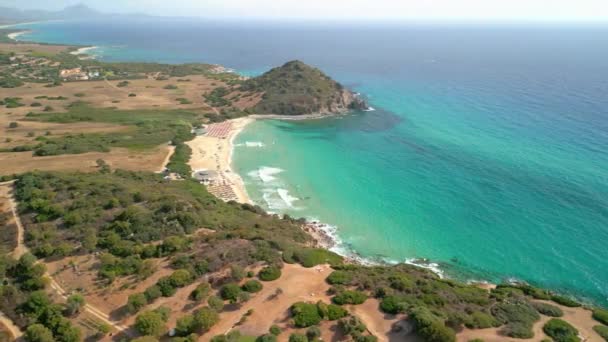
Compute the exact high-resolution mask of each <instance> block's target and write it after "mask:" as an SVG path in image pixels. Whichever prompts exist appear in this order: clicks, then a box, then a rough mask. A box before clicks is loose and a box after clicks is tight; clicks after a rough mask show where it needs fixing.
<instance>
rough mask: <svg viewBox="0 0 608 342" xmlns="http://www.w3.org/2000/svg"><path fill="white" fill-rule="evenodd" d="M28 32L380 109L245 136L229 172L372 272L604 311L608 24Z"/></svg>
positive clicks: (56, 27) (166, 23)
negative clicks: (520, 289) (513, 289)
mask: <svg viewBox="0 0 608 342" xmlns="http://www.w3.org/2000/svg"><path fill="white" fill-rule="evenodd" d="M32 28H33V29H34V32H32V33H31V34H30V35H29V38H30V39H35V40H39V41H46V42H60V43H72V44H91V45H97V46H99V47H100V48H99V49H98V50H97V53H98V54H99V57H100V58H102V59H104V60H141V59H144V60H150V61H163V62H188V61H208V62H214V63H221V64H224V65H226V66H229V67H233V68H235V69H237V70H239V71H241V72H244V73H247V74H257V73H260V72H263V71H264V70H267V69H268V68H269V67H271V66H274V65H277V64H280V63H282V62H284V61H286V60H289V59H294V58H298V59H302V60H304V61H306V62H309V63H312V64H314V65H316V66H319V67H321V68H322V69H323V70H325V71H327V72H328V73H329V74H330V75H332V76H333V77H335V78H336V79H338V80H339V81H341V82H343V83H345V84H346V85H347V86H349V87H351V88H352V89H355V90H356V91H358V92H361V93H362V95H363V96H365V97H367V98H368V99H369V102H370V103H371V105H372V106H373V107H374V108H376V110H375V111H371V112H363V113H353V114H352V115H349V116H346V117H341V118H332V119H324V120H319V121H310V122H279V121H258V122H255V123H253V124H251V125H250V126H248V128H247V129H246V130H245V131H244V132H243V133H242V134H241V135H240V136H239V137H238V138H237V145H238V146H237V147H236V152H235V160H234V166H235V168H236V170H237V171H238V172H239V174H240V175H241V176H242V177H243V179H244V181H245V182H246V186H247V190H248V192H249V193H250V195H251V197H252V198H253V199H254V201H255V202H256V203H258V204H260V205H262V206H263V207H265V208H266V209H268V210H270V211H274V212H286V213H289V214H291V215H293V216H303V217H308V218H315V219H318V220H321V221H323V222H326V223H328V224H331V225H333V226H334V227H336V229H337V232H338V236H339V238H340V240H341V241H342V244H341V245H340V248H341V249H342V250H343V251H348V252H353V253H357V254H359V255H361V256H363V257H366V258H371V259H383V260H393V261H404V260H411V259H414V258H427V259H429V260H431V261H433V262H436V263H437V264H438V265H439V268H440V269H441V270H442V271H443V272H445V273H447V274H448V275H450V276H454V277H460V278H465V279H486V280H492V281H500V280H504V279H509V278H516V279H523V280H526V281H529V282H531V283H534V284H536V285H540V286H545V287H549V288H553V289H557V290H560V291H563V292H566V293H571V294H574V295H576V296H578V297H581V298H584V299H588V300H592V301H595V302H600V303H603V304H607V303H608V248H606V243H607V241H608V172H607V170H608V152H607V147H608V96H606V94H608V60H607V59H606V58H605V56H607V55H608V34H607V33H608V28H607V27H605V26H595V27H593V26H588V27H567V26H563V27H562V26H546V27H543V26H538V27H475V26H469V27H467V26H449V25H445V26H441V25H435V26H420V25H419V26H401V27H389V26H381V25H373V24H369V25H350V24H344V25H342V26H336V25H329V24H322V25H321V26H306V25H289V26H288V25H284V24H279V23H274V24H268V23H238V24H236V23H217V22H200V21H188V20H179V21H177V20H168V19H166V20H161V21H149V20H141V21H133V22H129V23H124V22H110V23H109V22H87V23H82V22H61V23H48V24H39V25H34V26H32ZM248 142H249V144H247V143H248ZM258 142H260V143H262V144H258Z"/></svg>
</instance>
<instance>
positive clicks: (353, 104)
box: [241, 61, 367, 115]
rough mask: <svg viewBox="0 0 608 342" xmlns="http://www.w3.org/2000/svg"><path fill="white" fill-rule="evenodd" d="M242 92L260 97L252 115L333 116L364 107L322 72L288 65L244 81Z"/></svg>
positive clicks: (361, 102)
mask: <svg viewBox="0 0 608 342" xmlns="http://www.w3.org/2000/svg"><path fill="white" fill-rule="evenodd" d="M241 89H242V90H245V91H255V92H261V93H263V96H262V100H261V101H260V102H259V103H258V104H257V105H255V106H254V107H253V108H252V109H251V111H252V112H255V113H258V114H282V115H302V114H317V113H318V114H332V113H343V112H346V111H348V110H351V109H363V108H366V107H367V106H366V104H365V102H364V101H362V100H361V99H359V98H357V97H356V96H355V95H354V94H353V93H352V92H350V91H349V90H347V89H345V88H344V87H343V86H342V85H341V84H340V83H338V82H336V81H334V80H332V79H331V78H330V77H329V76H327V75H325V74H324V73H323V72H322V71H321V70H319V69H317V68H314V67H311V66H309V65H307V64H305V63H303V62H300V61H291V62H288V63H285V64H284V65H283V66H280V67H277V68H274V69H272V70H270V71H268V72H266V73H264V74H263V75H261V76H258V77H255V78H252V79H249V80H247V81H245V82H244V83H243V84H242V86H241Z"/></svg>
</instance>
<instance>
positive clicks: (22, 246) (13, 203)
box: [0, 181, 29, 259]
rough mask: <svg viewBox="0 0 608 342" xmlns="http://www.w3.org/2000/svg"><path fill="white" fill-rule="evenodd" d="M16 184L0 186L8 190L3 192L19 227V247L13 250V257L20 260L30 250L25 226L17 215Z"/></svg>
mask: <svg viewBox="0 0 608 342" xmlns="http://www.w3.org/2000/svg"><path fill="white" fill-rule="evenodd" d="M14 182H15V181H9V182H4V183H0V186H3V187H6V190H4V191H2V193H3V194H4V195H5V196H6V198H7V200H8V205H9V207H10V208H11V212H12V213H13V219H14V220H15V224H16V225H17V247H15V249H14V250H13V252H12V256H13V258H15V259H19V258H21V256H22V255H23V254H25V253H27V252H29V249H28V248H27V247H26V246H25V242H24V229H23V224H21V218H19V215H17V202H16V201H15V197H14V196H13V194H12V186H13V183H14Z"/></svg>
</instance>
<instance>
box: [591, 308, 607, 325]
mask: <svg viewBox="0 0 608 342" xmlns="http://www.w3.org/2000/svg"><path fill="white" fill-rule="evenodd" d="M592 317H593V319H595V320H596V321H598V322H600V323H603V324H605V325H608V310H604V309H600V308H595V309H593V315H592Z"/></svg>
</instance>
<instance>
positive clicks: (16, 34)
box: [6, 30, 31, 42]
mask: <svg viewBox="0 0 608 342" xmlns="http://www.w3.org/2000/svg"><path fill="white" fill-rule="evenodd" d="M29 32H31V31H29V30H25V31H19V32H13V33H9V34H7V35H6V36H7V37H8V38H9V39H11V40H14V41H15V42H20V40H19V39H17V38H19V36H21V35H24V34H26V33H29Z"/></svg>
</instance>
